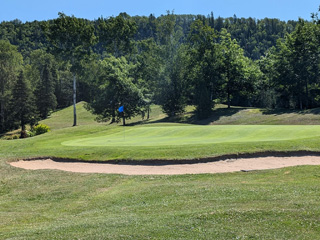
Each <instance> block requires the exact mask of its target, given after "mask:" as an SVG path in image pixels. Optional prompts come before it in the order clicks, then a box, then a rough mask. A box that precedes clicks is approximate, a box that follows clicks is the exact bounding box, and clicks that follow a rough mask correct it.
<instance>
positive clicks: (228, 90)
mask: <svg viewBox="0 0 320 240" xmlns="http://www.w3.org/2000/svg"><path fill="white" fill-rule="evenodd" d="M227 92H228V108H230V105H231V104H230V89H229V83H228V87H227Z"/></svg>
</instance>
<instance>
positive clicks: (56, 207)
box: [0, 103, 320, 239]
mask: <svg viewBox="0 0 320 240" xmlns="http://www.w3.org/2000/svg"><path fill="white" fill-rule="evenodd" d="M188 110H189V111H188V112H187V113H186V114H185V115H184V116H182V117H180V120H181V121H182V122H185V123H173V122H170V119H165V118H164V115H163V114H162V113H161V111H160V108H159V107H158V106H154V107H153V111H152V115H151V119H150V121H147V122H146V121H142V120H141V118H139V117H136V118H135V119H132V120H131V121H130V122H129V124H131V126H129V127H125V131H126V132H125V134H126V135H125V136H124V135H123V134H124V133H123V130H124V128H123V127H122V126H120V125H109V124H108V123H97V122H95V121H94V117H93V116H92V115H91V114H89V113H88V112H87V111H85V109H84V108H83V103H80V104H78V114H79V118H78V123H79V126H77V127H71V125H72V108H67V109H64V110H61V111H58V112H56V113H54V114H52V116H51V117H50V118H49V119H47V120H45V121H43V123H46V124H48V125H49V126H50V127H51V128H52V131H51V132H49V133H46V134H43V135H40V136H36V137H33V138H28V139H22V140H20V139H19V140H10V141H5V140H0V239H318V238H319V236H320V218H319V216H320V207H319V198H320V174H319V172H320V166H299V167H290V168H284V169H277V170H268V171H253V172H248V173H242V172H238V173H227V174H201V175H181V176H124V175H106V174H78V173H68V172H62V171H56V170H37V171H29V170H23V169H18V168H14V167H11V166H10V165H9V164H7V162H8V161H12V160H14V159H21V158H32V157H42V156H53V157H62V158H74V159H85V160H88V161H90V160H100V161H106V160H110V159H134V160H137V161H138V160H141V159H185V158H188V159H194V158H199V157H210V156H218V155H223V154H230V153H247V152H251V153H253V152H257V151H259V152H260V151H298V150H310V151H320V147H319V142H320V141H319V140H320V137H319V134H320V131H319V130H320V129H319V128H320V127H319V126H317V125H314V124H315V123H316V122H317V121H318V120H319V115H318V113H317V112H316V110H314V111H309V112H289V111H288V112H277V113H270V112H267V111H266V110H263V109H241V108H234V109H230V110H228V109H225V108H224V107H221V106H220V108H217V109H216V110H215V112H214V115H213V116H212V117H211V118H209V119H207V120H204V121H197V120H195V119H194V117H193V116H192V110H193V109H192V107H189V109H188ZM274 114H275V115H274ZM288 116H290V117H288ZM289 118H290V119H291V120H289ZM296 119H299V120H300V121H299V122H297V120H296ZM301 119H302V120H301ZM253 121H256V122H255V124H258V125H246V124H250V123H252V122H253ZM186 122H187V123H193V124H186ZM285 122H287V123H288V124H290V126H274V125H273V126H271V125H268V123H270V124H271V123H273V124H274V123H278V124H279V123H285ZM194 123H198V124H202V125H205V126H200V125H196V124H194ZM222 123H224V124H229V123H237V124H239V125H221V124H222ZM301 123H304V124H309V125H294V124H301ZM212 125H213V126H212Z"/></svg>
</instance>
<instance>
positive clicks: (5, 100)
mask: <svg viewBox="0 0 320 240" xmlns="http://www.w3.org/2000/svg"><path fill="white" fill-rule="evenodd" d="M21 63H22V56H21V54H20V53H18V51H17V48H16V47H15V46H13V45H11V44H10V43H9V42H8V41H3V40H0V133H2V132H4V131H5V130H7V129H8V128H9V127H10V125H11V124H10V121H8V119H9V117H10V116H9V115H10V114H11V113H10V112H9V111H8V110H9V109H8V107H9V101H10V96H11V89H12V85H13V82H14V80H15V78H16V72H17V69H18V67H19V66H20V65H21Z"/></svg>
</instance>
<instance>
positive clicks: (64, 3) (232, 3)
mask: <svg viewBox="0 0 320 240" xmlns="http://www.w3.org/2000/svg"><path fill="white" fill-rule="evenodd" d="M319 5H320V1H318V0H299V1H297V0H219V1H218V0H211V1H210V0H161V1H159V0H90V1H85V0H77V1H76V0H53V1H52V0H47V1H43V0H0V22H2V21H10V20H14V19H20V20H22V21H23V22H25V21H34V20H48V19H53V18H56V17H57V16H58V12H64V13H65V14H67V15H75V16H76V17H81V18H87V19H90V20H93V19H97V18H98V17H101V16H103V17H109V16H117V15H118V14H119V13H120V12H127V13H128V14H129V15H131V16H135V15H140V16H142V15H144V16H149V15H150V14H151V13H152V14H155V15H156V16H159V15H161V14H165V13H166V11H167V10H170V11H172V10H174V12H175V13H176V14H203V15H207V14H210V12H211V11H212V12H213V13H214V16H215V17H218V16H221V17H231V16H233V15H234V14H236V15H237V16H238V17H254V18H257V19H262V18H265V17H269V18H279V19H281V20H297V19H298V18H299V17H302V18H304V19H306V20H310V14H311V13H312V12H316V11H317V10H318V7H319Z"/></svg>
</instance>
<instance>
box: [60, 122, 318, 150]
mask: <svg viewBox="0 0 320 240" xmlns="http://www.w3.org/2000/svg"><path fill="white" fill-rule="evenodd" d="M317 136H320V125H309V126H302V125H219V126H193V125H183V126H165V127H162V126H160V127H158V126H152V127H149V126H141V127H124V128H123V130H120V131H118V132H114V131H113V132H108V131H106V133H105V135H103V136H98V137H88V138H86V137H83V138H80V139H76V140H71V141H65V142H62V145H65V146H165V145H171V146H172V145H187V144H210V143H224V142H234V143H238V142H239V143H245V142H260V141H285V140H294V139H303V138H311V137H317Z"/></svg>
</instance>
